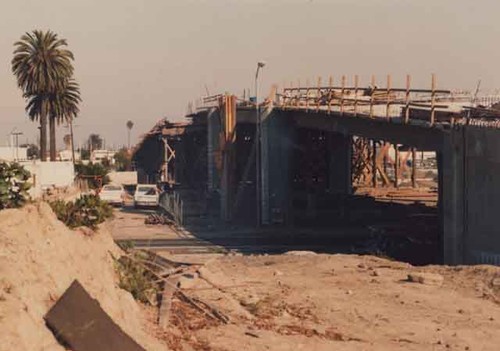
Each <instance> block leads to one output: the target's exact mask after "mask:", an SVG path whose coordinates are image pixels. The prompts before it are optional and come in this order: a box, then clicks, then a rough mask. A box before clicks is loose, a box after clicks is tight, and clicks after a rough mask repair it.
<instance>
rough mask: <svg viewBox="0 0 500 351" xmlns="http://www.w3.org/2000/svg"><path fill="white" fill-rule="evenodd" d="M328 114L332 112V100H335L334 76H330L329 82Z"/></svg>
mask: <svg viewBox="0 0 500 351" xmlns="http://www.w3.org/2000/svg"><path fill="white" fill-rule="evenodd" d="M328 86H329V89H328V114H330V112H331V111H332V100H333V76H330V79H329V81H328Z"/></svg>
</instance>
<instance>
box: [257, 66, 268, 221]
mask: <svg viewBox="0 0 500 351" xmlns="http://www.w3.org/2000/svg"><path fill="white" fill-rule="evenodd" d="M265 65H266V64H265V62H258V63H257V72H255V151H256V152H255V171H256V172H255V197H256V211H257V214H256V219H257V227H260V224H261V215H262V214H261V196H260V195H261V189H260V188H261V174H260V173H261V170H260V168H261V167H260V166H261V164H260V163H261V161H260V151H261V150H260V147H261V145H260V133H261V130H260V129H261V125H260V109H259V84H258V82H259V70H260V69H261V68H263V67H264V66H265Z"/></svg>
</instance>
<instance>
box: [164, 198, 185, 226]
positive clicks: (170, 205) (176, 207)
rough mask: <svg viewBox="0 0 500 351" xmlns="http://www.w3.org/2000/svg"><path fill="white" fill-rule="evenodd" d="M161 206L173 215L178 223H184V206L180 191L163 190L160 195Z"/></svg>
mask: <svg viewBox="0 0 500 351" xmlns="http://www.w3.org/2000/svg"><path fill="white" fill-rule="evenodd" d="M160 207H161V208H162V209H163V210H164V211H166V212H167V213H169V214H170V215H171V216H172V219H173V221H174V222H175V224H176V225H178V226H181V225H183V224H184V206H183V202H182V200H181V197H180V195H179V193H177V192H176V191H172V192H163V193H162V194H161V195H160Z"/></svg>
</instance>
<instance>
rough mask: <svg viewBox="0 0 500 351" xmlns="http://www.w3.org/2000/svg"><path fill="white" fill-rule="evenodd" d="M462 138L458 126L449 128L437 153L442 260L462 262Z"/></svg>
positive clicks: (452, 263)
mask: <svg viewBox="0 0 500 351" xmlns="http://www.w3.org/2000/svg"><path fill="white" fill-rule="evenodd" d="M464 166H465V165H464V140H463V134H462V130H461V129H454V130H451V131H450V133H449V134H448V135H447V136H446V137H445V140H444V143H443V149H442V151H441V153H440V154H439V155H438V171H439V174H440V177H439V195H440V201H439V207H440V213H441V219H442V228H443V242H442V245H443V261H444V263H445V264H450V265H456V264H461V263H464V236H465V230H464V228H465V226H464V218H465V208H464V196H465V195H466V194H465V192H464Z"/></svg>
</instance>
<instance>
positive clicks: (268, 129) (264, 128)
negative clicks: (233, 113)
mask: <svg viewBox="0 0 500 351" xmlns="http://www.w3.org/2000/svg"><path fill="white" fill-rule="evenodd" d="M272 111H273V110H272V108H267V109H265V110H263V111H261V112H260V113H261V115H260V120H261V129H260V132H261V135H260V163H261V166H260V186H261V188H260V200H261V207H260V209H261V217H260V218H261V223H262V224H269V223H270V206H269V197H270V193H269V167H270V156H271V154H270V153H269V147H270V134H273V135H274V134H275V133H276V132H277V131H276V130H274V128H273V126H272V125H271V124H272V122H271V119H272V118H275V117H276V116H275V115H274V114H273V112H272ZM273 158H274V157H273ZM273 161H274V159H273Z"/></svg>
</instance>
